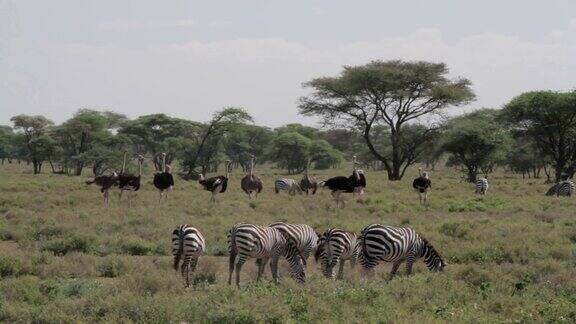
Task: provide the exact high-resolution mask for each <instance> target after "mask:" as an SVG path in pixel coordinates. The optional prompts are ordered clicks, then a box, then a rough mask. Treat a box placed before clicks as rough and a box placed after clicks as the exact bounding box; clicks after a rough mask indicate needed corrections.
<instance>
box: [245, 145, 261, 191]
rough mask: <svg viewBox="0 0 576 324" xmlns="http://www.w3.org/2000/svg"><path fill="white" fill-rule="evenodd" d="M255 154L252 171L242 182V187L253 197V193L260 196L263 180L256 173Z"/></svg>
mask: <svg viewBox="0 0 576 324" xmlns="http://www.w3.org/2000/svg"><path fill="white" fill-rule="evenodd" d="M254 159H255V157H254V155H252V158H251V160H250V172H248V174H247V175H246V176H244V178H242V181H241V182H240V187H241V188H242V190H243V191H244V192H245V193H246V194H247V195H248V197H249V198H250V199H252V195H254V196H255V197H258V194H259V193H260V192H262V180H260V178H259V177H258V176H257V175H255V174H254Z"/></svg>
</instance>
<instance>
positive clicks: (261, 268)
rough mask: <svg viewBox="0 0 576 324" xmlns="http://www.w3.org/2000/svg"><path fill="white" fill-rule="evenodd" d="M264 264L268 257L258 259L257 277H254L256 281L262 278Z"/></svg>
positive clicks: (266, 262)
mask: <svg viewBox="0 0 576 324" xmlns="http://www.w3.org/2000/svg"><path fill="white" fill-rule="evenodd" d="M266 264H268V258H262V259H258V277H256V281H260V278H262V275H263V274H264V269H266Z"/></svg>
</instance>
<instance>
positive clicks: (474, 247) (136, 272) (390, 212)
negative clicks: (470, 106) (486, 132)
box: [0, 165, 576, 323]
mask: <svg viewBox="0 0 576 324" xmlns="http://www.w3.org/2000/svg"><path fill="white" fill-rule="evenodd" d="M258 173H259V174H260V175H261V176H262V177H263V180H264V184H265V191H264V193H263V194H262V195H261V196H260V197H258V199H257V200H254V201H252V202H250V201H248V199H247V197H246V196H245V195H244V194H243V193H242V192H241V191H240V189H239V182H240V178H241V176H242V174H240V173H238V172H236V173H233V174H232V178H231V183H230V184H229V191H228V192H226V193H225V194H224V196H223V197H222V199H221V200H220V202H218V203H217V204H215V205H214V204H211V203H210V202H209V193H208V192H205V191H202V190H201V189H200V187H199V185H198V184H197V183H195V182H184V181H178V182H177V186H176V190H175V191H174V192H173V193H172V194H171V196H170V198H169V201H168V203H167V204H164V205H162V206H159V205H158V203H157V199H158V196H157V192H155V191H154V190H153V186H152V184H151V179H152V176H151V173H150V171H149V170H148V172H147V174H146V175H145V177H144V178H145V179H146V182H145V183H144V186H143V188H142V189H141V191H139V192H138V194H137V196H136V197H135V199H134V202H135V203H134V208H132V209H128V208H127V207H126V205H124V204H122V205H119V204H118V198H117V195H116V194H115V193H114V195H113V196H112V199H111V206H110V208H108V209H106V208H103V205H102V200H101V198H102V197H101V195H100V193H99V190H98V189H97V188H96V187H90V186H86V185H85V184H84V183H83V180H84V178H79V177H67V176H57V175H49V174H43V175H39V176H34V175H32V174H30V172H29V170H28V169H27V168H25V167H24V166H17V165H4V166H1V167H0V179H1V181H0V277H1V279H0V322H38V323H52V322H86V323H89V322H99V321H103V322H118V321H120V322H181V321H186V322H209V323H212V322H213V323H253V322H274V323H283V322H334V321H342V322H359V321H361V320H365V321H368V322H414V321H416V322H427V323H429V322H432V323H434V322H438V323H440V322H446V321H452V322H528V321H530V322H531V321H535V322H575V321H576V281H575V280H574V278H576V219H575V218H574V210H575V207H576V199H574V198H556V197H545V196H544V193H545V192H546V190H547V188H548V185H546V184H544V183H543V180H542V179H526V180H522V179H521V178H520V177H515V176H514V175H511V174H503V173H499V174H496V175H494V176H491V178H490V182H491V183H490V190H489V192H488V196H487V197H485V198H479V197H476V196H474V194H473V190H474V189H473V186H472V185H470V184H466V183H461V182H459V177H458V175H457V174H456V173H455V172H454V170H449V169H441V170H437V171H433V172H431V176H432V180H433V185H434V188H433V191H432V193H431V196H430V199H431V201H430V205H429V206H426V207H422V206H419V205H418V198H417V195H416V194H415V193H414V192H413V191H412V190H411V189H410V181H411V179H412V178H413V177H414V175H415V174H414V173H412V174H409V175H408V176H407V177H406V179H405V180H403V181H400V182H388V181H387V180H386V179H385V175H384V173H382V172H368V173H367V177H368V189H367V194H366V195H365V196H364V197H362V198H357V199H353V198H352V197H348V198H347V202H348V203H347V207H346V209H344V210H339V209H336V208H335V207H334V204H333V202H332V201H331V199H330V196H329V193H328V192H327V191H320V193H319V194H318V195H317V196H314V197H305V196H297V197H290V196H288V195H287V194H281V195H275V194H274V193H273V190H271V185H272V183H273V180H274V178H275V177H277V176H278V175H279V174H281V172H280V171H279V170H276V169H272V168H260V170H259V172H258ZM348 173H349V171H347V170H328V171H323V172H320V174H319V177H328V176H330V175H337V174H348ZM297 177H299V176H297ZM279 219H285V220H288V221H290V222H295V223H299V222H304V223H307V224H310V225H311V226H313V227H315V228H317V229H318V230H323V229H325V228H326V227H328V226H338V227H342V228H345V229H348V230H352V231H360V230H361V229H362V228H363V227H364V226H366V225H368V224H370V223H375V222H378V223H383V224H390V225H403V226H411V227H413V228H414V229H416V230H417V231H418V232H420V233H421V234H422V235H424V236H425V237H426V238H428V239H429V240H430V241H431V242H432V243H433V244H434V246H435V247H436V248H437V249H438V250H439V251H440V252H441V253H442V255H443V256H444V257H445V259H446V261H448V263H449V266H448V267H447V268H446V271H445V272H443V273H430V272H428V271H427V270H426V268H425V266H424V265H423V263H422V262H419V263H417V265H416V267H415V274H414V275H413V276H411V277H406V276H403V275H400V276H397V277H396V278H395V279H394V280H392V281H390V282H388V281H387V280H386V277H387V276H386V274H387V272H388V271H389V267H390V265H381V266H379V268H378V271H377V276H376V277H375V278H374V279H373V280H371V281H368V282H362V281H361V280H359V279H360V278H359V269H358V268H355V269H350V268H349V267H348V266H347V267H346V269H345V278H344V280H342V281H339V282H331V281H328V280H326V279H324V278H322V277H321V275H320V271H319V269H318V265H317V264H315V263H314V262H313V261H312V260H309V275H308V281H307V283H306V284H305V285H304V286H303V287H301V286H298V285H297V284H296V283H294V282H293V281H292V280H290V279H289V278H288V277H287V270H286V264H283V268H282V270H281V273H282V274H283V278H282V280H281V283H280V284H279V285H275V284H272V283H271V282H270V281H269V273H267V274H266V275H267V279H268V280H264V281H262V282H259V283H255V282H254V278H255V276H256V267H255V265H254V262H252V261H251V262H249V263H248V264H247V265H246V266H245V267H244V271H243V277H242V287H241V289H240V290H238V289H235V288H230V287H228V285H227V283H226V280H227V271H228V270H227V256H226V254H227V252H226V233H227V231H228V230H229V228H230V227H231V226H232V225H233V224H234V223H236V222H252V223H257V224H266V223H270V222H272V221H275V220H279ZM182 223H189V224H193V225H195V226H196V227H198V228H199V229H200V230H201V231H202V232H203V234H204V236H205V237H206V240H207V244H208V253H207V255H205V256H203V257H202V258H201V259H200V262H199V265H198V270H197V272H196V273H197V276H196V278H195V279H194V287H193V288H191V289H184V288H183V281H182V280H181V278H180V277H179V274H178V273H177V272H175V271H174V270H173V269H172V268H171V256H170V235H171V231H172V230H173V228H174V227H175V226H176V225H179V224H182Z"/></svg>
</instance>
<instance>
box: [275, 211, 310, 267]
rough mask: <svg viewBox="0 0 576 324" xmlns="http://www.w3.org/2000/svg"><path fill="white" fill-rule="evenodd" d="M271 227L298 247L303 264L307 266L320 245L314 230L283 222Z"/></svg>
mask: <svg viewBox="0 0 576 324" xmlns="http://www.w3.org/2000/svg"><path fill="white" fill-rule="evenodd" d="M269 226H270V227H273V228H275V229H277V230H279V231H280V232H281V233H282V235H284V237H285V238H286V239H287V240H288V241H289V242H292V244H294V245H295V246H296V248H297V249H298V252H299V253H300V256H301V257H302V262H303V263H304V266H306V261H307V260H308V257H309V256H310V254H311V253H312V252H314V251H316V247H317V245H318V234H316V232H315V231H314V229H313V228H312V227H310V226H308V225H306V224H286V223H283V222H277V223H273V224H270V225H269Z"/></svg>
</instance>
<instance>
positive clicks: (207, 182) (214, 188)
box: [198, 160, 230, 202]
mask: <svg viewBox="0 0 576 324" xmlns="http://www.w3.org/2000/svg"><path fill="white" fill-rule="evenodd" d="M225 165H226V175H225V176H222V175H221V176H217V177H212V178H208V179H206V178H204V175H202V174H200V180H198V182H199V183H200V184H201V185H202V187H204V190H207V191H210V192H211V193H212V198H211V199H210V200H211V201H212V202H216V198H218V194H220V193H224V192H226V188H227V187H228V178H230V161H229V160H226V162H225Z"/></svg>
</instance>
